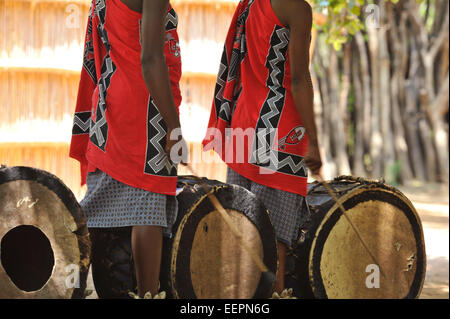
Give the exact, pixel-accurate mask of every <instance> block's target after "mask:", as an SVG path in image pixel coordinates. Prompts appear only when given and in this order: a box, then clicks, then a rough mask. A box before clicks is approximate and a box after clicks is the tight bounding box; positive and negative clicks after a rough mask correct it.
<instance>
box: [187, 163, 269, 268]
mask: <svg viewBox="0 0 450 319" xmlns="http://www.w3.org/2000/svg"><path fill="white" fill-rule="evenodd" d="M186 167H187V168H188V169H189V170H190V171H191V173H192V174H193V177H194V178H195V179H196V180H197V181H198V183H199V184H200V185H201V187H202V188H203V190H204V191H205V193H206V194H208V192H209V190H208V187H207V186H206V185H205V183H204V182H203V181H202V179H201V178H199V177H198V176H197V175H196V174H195V172H194V170H193V169H192V166H191V165H190V164H187V165H186ZM207 196H208V198H209V200H210V201H211V204H212V205H213V206H214V207H215V208H216V209H217V211H218V212H219V213H220V215H221V216H222V218H223V220H224V221H225V223H226V224H227V225H228V226H229V227H230V229H231V231H232V232H233V233H234V235H235V236H236V237H238V238H239V239H240V242H241V244H242V247H244V249H245V250H246V252H247V253H248V254H249V255H250V257H251V258H252V259H253V261H254V262H255V264H256V265H257V266H258V268H259V270H261V272H263V273H264V272H268V271H269V268H267V266H266V265H265V264H264V262H263V261H262V259H261V257H259V256H258V255H257V254H256V253H255V252H254V250H253V249H251V248H250V247H249V246H248V245H247V243H246V242H245V241H244V238H243V236H242V233H241V232H240V231H239V229H238V228H237V227H236V225H235V224H234V222H233V220H232V219H231V217H230V216H229V215H228V213H227V211H226V210H225V209H224V208H223V206H222V204H221V203H220V201H219V200H218V199H217V197H216V195H214V194H212V193H211V194H209V195H207Z"/></svg>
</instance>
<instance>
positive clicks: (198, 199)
mask: <svg viewBox="0 0 450 319" xmlns="http://www.w3.org/2000/svg"><path fill="white" fill-rule="evenodd" d="M203 181H204V182H205V184H206V185H207V186H208V188H209V191H208V194H209V193H214V194H215V196H216V197H217V198H218V199H219V201H220V202H221V204H222V206H223V207H224V208H225V210H227V211H228V212H229V214H230V216H231V217H232V219H233V220H234V222H235V224H236V225H237V226H238V228H239V229H240V231H241V232H242V234H243V235H244V239H245V240H246V241H248V242H247V244H249V245H250V246H251V247H252V248H253V249H254V250H255V251H257V253H258V254H260V257H261V258H262V259H263V261H264V263H265V264H266V266H267V267H268V268H269V270H270V271H272V272H273V273H276V271H277V266H278V263H277V250H276V249H277V248H276V239H275V233H274V230H273V226H272V224H271V221H270V217H269V213H268V211H267V210H266V209H265V207H264V206H263V205H262V203H261V202H260V201H259V200H257V199H256V196H255V195H254V194H252V193H250V192H249V191H247V190H245V189H244V188H241V187H238V186H234V185H227V184H224V183H221V182H218V181H212V180H207V179H203ZM178 188H180V189H181V188H182V190H181V192H179V194H178V195H177V200H178V216H177V220H176V222H175V224H174V225H173V228H172V233H173V237H172V238H166V237H164V240H163V255H162V261H161V276H160V284H161V290H163V291H166V293H167V294H168V298H180V299H197V298H198V299H208V298H268V297H269V296H270V294H271V290H272V287H273V284H274V283H273V282H267V281H265V280H264V276H261V273H260V272H259V270H258V269H257V266H256V265H255V264H254V262H253V261H252V260H251V258H250V256H248V254H247V253H246V252H245V251H244V250H243V249H242V247H241V246H240V244H239V242H238V241H237V238H235V237H234V235H233V234H232V233H231V231H230V230H229V228H228V227H229V226H228V225H226V224H225V223H224V222H223V220H222V218H221V217H220V215H219V213H218V212H217V211H216V208H215V207H214V206H213V205H212V204H211V202H210V201H209V199H208V198H207V194H205V192H204V190H203V189H202V187H201V186H200V185H198V184H197V180H196V179H194V178H192V177H189V176H183V177H179V182H178ZM91 232H92V234H93V236H92V237H93V257H92V266H93V279H94V284H95V287H96V290H97V294H98V296H99V297H100V298H127V297H128V292H129V291H133V292H135V291H136V279H135V272H134V263H133V260H132V252H131V239H130V237H131V228H130V227H128V228H122V229H91ZM262 234H264V236H263V235H262Z"/></svg>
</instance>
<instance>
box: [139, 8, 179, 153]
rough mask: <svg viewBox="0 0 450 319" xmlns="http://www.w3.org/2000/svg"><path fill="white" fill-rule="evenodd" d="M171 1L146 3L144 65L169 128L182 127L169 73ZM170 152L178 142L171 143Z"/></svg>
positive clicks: (146, 79) (169, 129)
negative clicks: (167, 38)
mask: <svg viewBox="0 0 450 319" xmlns="http://www.w3.org/2000/svg"><path fill="white" fill-rule="evenodd" d="M168 8H169V0H151V1H148V0H147V1H145V0H143V3H142V51H141V64H142V74H143V76H144V80H145V84H146V85H147V89H148V90H149V92H150V95H151V96H152V98H153V100H154V101H155V104H156V105H157V107H158V110H159V112H160V113H161V115H162V117H163V119H164V121H165V122H166V125H167V128H168V137H169V136H170V133H171V131H172V130H173V129H177V128H179V127H180V120H179V117H178V113H177V110H176V107H175V103H174V99H173V96H172V90H171V86H170V78H169V70H168V68H167V65H166V59H165V56H164V44H165V21H166V16H167V9H168ZM167 142H168V143H167V147H166V151H167V152H169V151H170V148H171V146H172V145H173V144H175V143H176V142H177V141H176V140H175V141H170V139H169V138H168V139H167Z"/></svg>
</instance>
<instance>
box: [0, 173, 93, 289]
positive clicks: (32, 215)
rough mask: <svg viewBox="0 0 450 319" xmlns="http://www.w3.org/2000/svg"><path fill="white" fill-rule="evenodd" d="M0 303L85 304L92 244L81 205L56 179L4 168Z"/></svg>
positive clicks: (0, 186)
mask: <svg viewBox="0 0 450 319" xmlns="http://www.w3.org/2000/svg"><path fill="white" fill-rule="evenodd" d="M0 246H1V249H0V260H1V263H0V298H83V296H84V291H85V288H86V278H87V273H88V267H89V262H90V261H89V257H90V240H89V234H88V231H87V227H86V222H85V219H84V217H83V214H82V212H81V208H80V205H79V204H78V202H77V200H76V199H75V196H74V195H73V193H72V192H71V191H70V190H69V189H68V188H67V187H66V186H65V185H64V184H63V182H62V181H61V180H59V179H58V178H57V177H56V176H54V175H52V174H50V173H47V172H45V171H42V170H39V169H35V168H30V167H4V166H2V167H1V168H0Z"/></svg>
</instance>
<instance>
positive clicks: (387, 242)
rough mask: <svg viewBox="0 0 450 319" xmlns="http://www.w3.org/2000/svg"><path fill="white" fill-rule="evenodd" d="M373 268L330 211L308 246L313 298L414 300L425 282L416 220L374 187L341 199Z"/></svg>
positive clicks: (394, 197)
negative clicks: (373, 257) (367, 248)
mask: <svg viewBox="0 0 450 319" xmlns="http://www.w3.org/2000/svg"><path fill="white" fill-rule="evenodd" d="M340 201H341V202H342V203H343V206H344V208H345V209H346V211H347V215H348V216H349V217H350V219H351V221H352V222H353V224H354V225H355V226H356V227H357V229H358V230H359V232H360V234H361V237H362V238H363V240H364V241H365V242H366V243H367V245H368V247H369V249H370V251H371V253H372V254H373V255H374V256H375V258H376V260H377V262H375V261H374V260H373V259H372V258H371V256H370V254H369V253H368V252H367V250H366V249H365V248H364V246H363V244H362V242H361V240H360V239H359V237H358V236H357V234H356V232H355V231H354V230H353V228H352V227H351V225H350V223H349V221H348V220H347V219H346V217H345V216H344V215H343V214H342V212H341V210H340V209H339V208H338V206H337V205H334V206H333V207H332V208H331V209H330V210H329V211H328V213H327V214H326V215H325V217H324V218H323V220H322V222H321V224H320V225H319V227H318V229H317V231H316V236H315V239H314V241H313V243H312V247H311V251H310V256H309V257H310V260H309V277H310V282H311V285H312V289H313V292H314V295H315V297H317V298H339V299H342V298H352V299H356V298H373V299H379V298H389V299H391V298H415V297H417V296H418V295H419V294H420V291H421V289H422V286H423V281H424V278H425V263H426V259H425V256H426V255H425V247H424V239H423V231H422V227H421V223H420V219H419V217H418V215H417V213H416V211H415V209H414V207H413V206H412V204H411V203H410V202H409V200H408V199H407V198H406V197H404V196H403V195H402V194H401V193H400V192H398V191H396V190H393V189H389V188H387V187H386V188H384V187H373V185H371V186H370V185H369V186H367V185H366V186H363V187H358V188H356V189H355V190H353V191H351V192H349V193H348V194H346V195H344V196H343V197H341V198H340Z"/></svg>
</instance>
